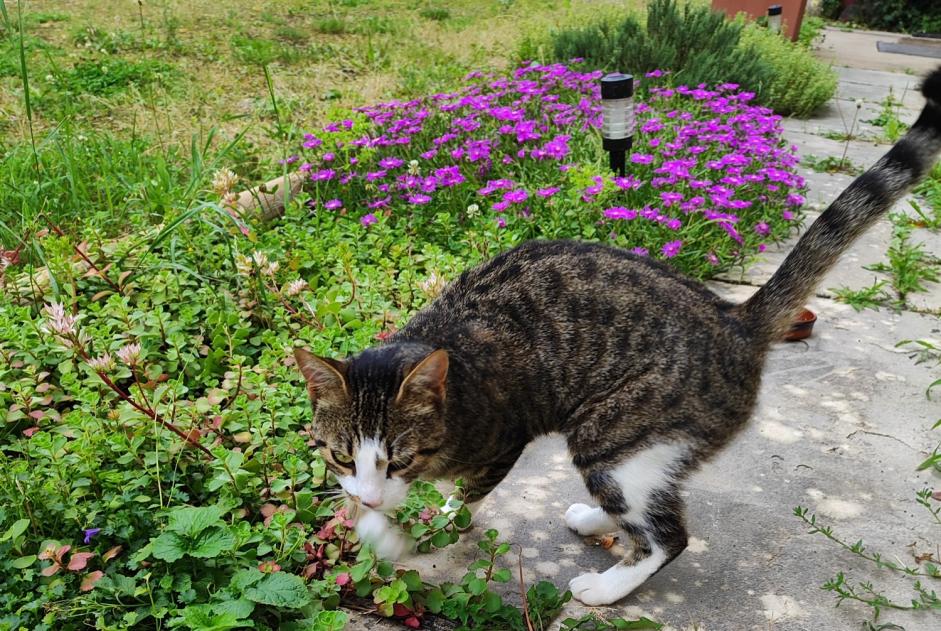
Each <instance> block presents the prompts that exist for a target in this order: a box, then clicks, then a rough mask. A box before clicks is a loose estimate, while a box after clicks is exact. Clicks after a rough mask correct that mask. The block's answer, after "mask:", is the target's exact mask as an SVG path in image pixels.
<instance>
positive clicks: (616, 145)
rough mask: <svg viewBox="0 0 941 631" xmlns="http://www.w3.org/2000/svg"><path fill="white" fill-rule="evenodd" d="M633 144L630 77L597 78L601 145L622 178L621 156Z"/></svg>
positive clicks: (611, 75) (615, 74) (613, 75)
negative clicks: (599, 94)
mask: <svg viewBox="0 0 941 631" xmlns="http://www.w3.org/2000/svg"><path fill="white" fill-rule="evenodd" d="M633 145H634V77H633V76H632V75H629V74H621V73H619V72H614V73H611V74H608V75H605V76H604V77H602V78H601V146H602V147H604V150H605V151H607V152H608V153H609V154H610V157H611V170H612V171H615V172H616V173H617V174H618V175H622V176H623V175H624V166H625V158H624V156H625V154H626V153H627V152H628V151H629V150H630V148H631V147H632V146H633Z"/></svg>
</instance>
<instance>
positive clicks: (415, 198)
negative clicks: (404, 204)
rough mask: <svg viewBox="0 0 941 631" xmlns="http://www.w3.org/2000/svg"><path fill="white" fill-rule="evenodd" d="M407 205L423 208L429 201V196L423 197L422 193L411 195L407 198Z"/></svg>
mask: <svg viewBox="0 0 941 631" xmlns="http://www.w3.org/2000/svg"><path fill="white" fill-rule="evenodd" d="M406 199H407V200H408V203H409V204H412V205H413V206H423V205H425V204H427V203H428V202H430V201H431V196H430V195H424V194H422V193H412V194H411V195H409V196H408V197H407V198H406Z"/></svg>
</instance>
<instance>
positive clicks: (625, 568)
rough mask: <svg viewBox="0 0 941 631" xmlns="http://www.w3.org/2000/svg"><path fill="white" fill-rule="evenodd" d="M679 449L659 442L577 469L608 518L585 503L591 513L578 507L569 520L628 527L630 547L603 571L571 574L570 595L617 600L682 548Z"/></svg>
mask: <svg viewBox="0 0 941 631" xmlns="http://www.w3.org/2000/svg"><path fill="white" fill-rule="evenodd" d="M684 455H685V449H683V448H682V446H679V445H674V444H658V445H654V446H652V447H648V448H646V449H643V450H640V451H639V452H637V453H635V454H633V455H632V456H630V457H629V458H627V459H625V460H624V461H623V462H621V463H620V464H618V465H615V466H614V467H610V466H607V467H597V466H596V467H590V468H585V469H583V470H582V474H583V476H584V477H585V483H586V485H587V486H588V491H589V492H590V493H591V494H592V496H593V497H594V498H595V499H596V500H598V504H599V508H600V509H601V511H602V512H603V513H604V515H605V516H607V518H608V520H610V521H605V520H604V519H603V518H602V517H600V516H599V514H598V513H597V512H595V511H594V510H592V509H589V511H591V512H590V513H589V512H587V511H584V510H581V511H579V515H580V517H578V518H576V519H575V520H574V521H575V522H578V523H576V525H583V524H584V525H585V527H586V528H587V527H588V526H591V525H598V527H599V528H600V527H604V528H605V529H606V530H611V528H608V526H609V525H611V524H615V525H616V526H618V527H620V528H621V529H622V530H624V531H625V532H626V533H627V535H628V536H629V537H630V539H631V541H632V542H633V544H634V549H633V553H632V554H631V555H630V556H629V557H628V558H625V559H623V560H621V561H620V562H618V563H616V564H615V565H614V566H612V567H611V568H609V569H608V570H606V571H605V572H603V573H600V574H599V573H588V574H582V575H581V576H578V577H576V578H574V579H572V581H571V582H570V583H569V588H570V589H571V590H572V594H573V595H574V596H575V598H577V599H578V600H580V601H581V602H583V603H585V604H586V605H608V604H611V603H613V602H616V601H618V600H620V599H621V598H624V597H625V596H627V595H628V594H630V593H631V592H632V591H634V590H635V589H637V588H638V587H640V585H642V584H643V583H644V581H646V580H647V579H648V578H650V576H652V575H653V574H655V573H656V572H657V571H658V570H659V569H660V568H661V567H663V566H664V565H666V564H667V563H669V562H670V561H672V560H673V559H674V558H676V557H677V556H678V555H679V554H680V553H681V552H682V551H683V550H684V549H685V548H686V545H687V534H686V527H685V525H684V523H683V503H682V500H681V498H680V497H679V490H678V487H677V477H678V475H679V472H680V471H681V468H682V462H683V460H684V458H683V457H684ZM569 511H572V508H570V509H569ZM567 517H568V513H567ZM567 523H568V520H567ZM569 525H570V527H572V524H569ZM573 529H575V530H579V529H578V528H573ZM579 532H581V531H580V530H579Z"/></svg>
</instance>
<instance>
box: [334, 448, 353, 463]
mask: <svg viewBox="0 0 941 631" xmlns="http://www.w3.org/2000/svg"><path fill="white" fill-rule="evenodd" d="M330 454H331V455H332V456H333V459H334V460H336V461H337V462H339V463H340V464H342V465H346V466H350V465H352V464H353V456H348V455H346V454H341V453H340V452H338V451H331V452H330Z"/></svg>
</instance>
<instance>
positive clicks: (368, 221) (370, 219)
mask: <svg viewBox="0 0 941 631" xmlns="http://www.w3.org/2000/svg"><path fill="white" fill-rule="evenodd" d="M378 221H379V220H378V219H377V218H376V216H375V215H374V214H372V213H368V214H366V215H363V216H362V217H360V218H359V223H361V224H363V225H364V226H370V225H372V224H374V223H376V222H378Z"/></svg>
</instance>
